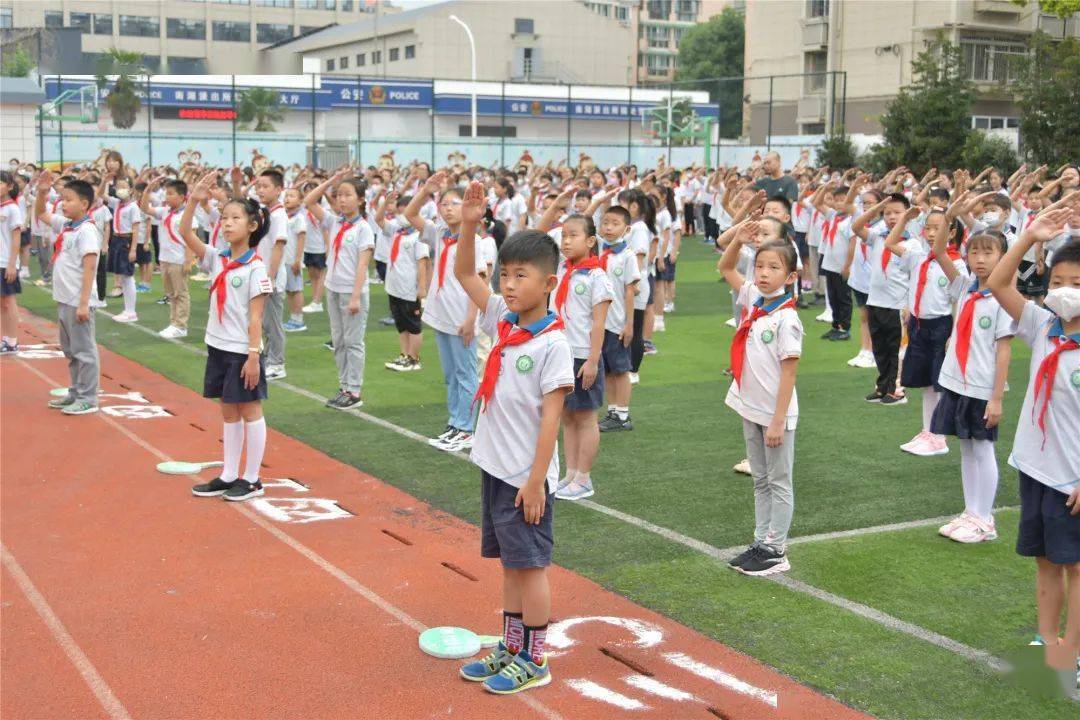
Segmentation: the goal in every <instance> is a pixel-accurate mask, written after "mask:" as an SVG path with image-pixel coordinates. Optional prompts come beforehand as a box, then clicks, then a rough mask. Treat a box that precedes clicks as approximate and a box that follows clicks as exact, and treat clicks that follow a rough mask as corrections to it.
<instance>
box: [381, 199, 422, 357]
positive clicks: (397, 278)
mask: <svg viewBox="0 0 1080 720" xmlns="http://www.w3.org/2000/svg"><path fill="white" fill-rule="evenodd" d="M393 201H394V202H395V204H396V207H395V209H396V210H397V215H396V216H395V217H394V218H393V219H391V220H389V221H385V222H383V221H382V217H383V214H384V213H383V209H382V208H380V210H379V213H378V215H377V216H376V222H380V223H381V224H380V227H381V228H382V232H385V233H390V239H389V244H388V247H387V249H386V261H385V262H386V295H387V298H388V299H389V302H390V315H391V316H392V317H393V319H394V327H395V328H396V329H397V331H398V340H399V343H400V345H401V354H400V355H399V356H398V357H397V359H396V360H391V361H390V362H388V363H386V364H385V367H386V369H387V370H394V371H396V372H415V371H417V370H421V369H423V366H422V365H421V364H420V346H421V343H422V342H423V340H424V336H423V324H422V323H421V322H420V316H421V314H422V312H423V307H422V305H421V301H422V300H423V299H424V298H425V297H426V296H427V290H428V282H429V280H430V277H431V258H430V257H429V255H430V253H431V248H429V247H428V246H427V245H426V244H425V243H424V242H423V241H422V240H421V239H420V233H419V232H417V231H416V230H415V228H413V227H412V226H411V225H410V224H409V222H408V221H407V220H406V219H405V216H404V214H403V213H404V210H405V208H406V207H407V206H408V198H394V200H393ZM387 202H388V203H389V202H390V200H387Z"/></svg>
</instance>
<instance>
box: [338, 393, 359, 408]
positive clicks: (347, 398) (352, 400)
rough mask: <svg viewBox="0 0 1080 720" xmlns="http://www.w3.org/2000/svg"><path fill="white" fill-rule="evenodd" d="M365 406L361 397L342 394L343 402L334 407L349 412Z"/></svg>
mask: <svg viewBox="0 0 1080 720" xmlns="http://www.w3.org/2000/svg"><path fill="white" fill-rule="evenodd" d="M363 404H364V401H363V400H361V399H360V396H359V395H353V394H352V393H342V397H341V400H340V401H338V404H337V405H335V406H334V407H335V408H337V409H338V410H349V409H351V408H358V407H360V406H361V405H363Z"/></svg>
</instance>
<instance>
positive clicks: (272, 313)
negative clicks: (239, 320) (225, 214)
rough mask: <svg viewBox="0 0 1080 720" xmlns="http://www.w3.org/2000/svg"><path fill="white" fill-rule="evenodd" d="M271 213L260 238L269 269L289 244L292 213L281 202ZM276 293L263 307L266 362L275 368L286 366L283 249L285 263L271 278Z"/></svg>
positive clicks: (263, 255)
mask: <svg viewBox="0 0 1080 720" xmlns="http://www.w3.org/2000/svg"><path fill="white" fill-rule="evenodd" d="M267 210H268V211H269V215H270V227H269V229H268V230H267V231H266V235H264V236H263V238H262V240H260V241H259V246H258V253H259V257H261V258H262V259H263V262H264V263H266V271H267V272H270V271H271V270H272V268H271V267H270V263H271V262H273V258H274V255H273V253H274V247H275V246H276V245H277V244H278V243H279V242H280V243H282V244H284V245H285V246H286V247H288V243H289V214H288V213H287V212H285V208H284V207H283V206H282V205H281V204H275V205H273V206H271V207H269V208H267ZM270 281H271V282H272V283H273V284H274V292H272V293H270V295H269V296H268V297H267V298H266V304H265V305H264V306H263V333H264V334H265V335H266V364H267V365H269V366H271V369H273V368H274V367H282V366H284V365H285V318H284V314H285V285H286V284H287V283H288V271H287V270H286V264H285V251H284V250H282V259H281V264H280V265H278V268H277V272H275V273H274V276H273V277H271V278H270Z"/></svg>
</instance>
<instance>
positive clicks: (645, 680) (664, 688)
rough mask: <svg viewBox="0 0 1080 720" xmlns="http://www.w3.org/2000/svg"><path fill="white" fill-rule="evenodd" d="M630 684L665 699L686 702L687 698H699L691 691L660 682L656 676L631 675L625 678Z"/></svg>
mask: <svg viewBox="0 0 1080 720" xmlns="http://www.w3.org/2000/svg"><path fill="white" fill-rule="evenodd" d="M623 680H624V681H626V683H627V684H628V685H633V686H634V687H636V688H637V689H638V690H644V691H645V692H647V693H651V694H653V695H659V696H660V697H662V698H664V699H665V700H677V701H678V702H685V701H687V700H697V698H696V697H694V696H693V695H692V694H691V693H688V692H686V691H685V690H680V689H679V688H674V687H671V686H670V685H667V684H665V683H662V682H660V681H659V680H657V679H656V678H651V677H647V676H645V675H629V676H627V677H625V678H623Z"/></svg>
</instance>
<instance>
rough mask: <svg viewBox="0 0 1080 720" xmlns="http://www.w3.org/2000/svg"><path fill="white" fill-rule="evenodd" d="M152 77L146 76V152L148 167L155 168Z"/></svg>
mask: <svg viewBox="0 0 1080 720" xmlns="http://www.w3.org/2000/svg"><path fill="white" fill-rule="evenodd" d="M151 90H152V87H151V85H150V75H149V73H148V74H147V75H146V152H147V160H148V163H147V164H148V165H150V167H154V98H153V96H152V95H151V94H150V91H151Z"/></svg>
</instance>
